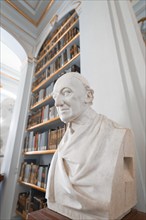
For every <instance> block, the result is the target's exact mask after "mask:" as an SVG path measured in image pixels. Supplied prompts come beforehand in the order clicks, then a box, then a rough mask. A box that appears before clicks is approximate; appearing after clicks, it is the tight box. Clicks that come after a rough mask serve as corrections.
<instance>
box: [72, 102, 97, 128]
mask: <svg viewBox="0 0 146 220" xmlns="http://www.w3.org/2000/svg"><path fill="white" fill-rule="evenodd" d="M94 115H95V112H94V110H93V109H92V108H91V107H90V106H89V107H88V108H87V109H86V110H85V111H84V112H82V114H81V115H79V116H78V117H77V118H76V119H74V120H73V121H71V122H70V123H71V124H72V126H73V125H84V124H87V123H88V122H89V121H90V120H91V119H92V118H94Z"/></svg>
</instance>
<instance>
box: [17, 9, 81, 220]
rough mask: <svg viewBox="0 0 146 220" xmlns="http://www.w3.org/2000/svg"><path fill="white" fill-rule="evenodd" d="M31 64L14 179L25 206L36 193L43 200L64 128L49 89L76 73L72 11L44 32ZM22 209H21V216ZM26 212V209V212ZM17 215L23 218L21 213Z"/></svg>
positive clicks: (74, 16)
mask: <svg viewBox="0 0 146 220" xmlns="http://www.w3.org/2000/svg"><path fill="white" fill-rule="evenodd" d="M35 64H36V67H35V71H34V75H33V80H32V89H31V94H30V96H31V99H30V109H29V110H28V123H27V128H26V133H25V135H24V147H23V159H24V160H23V161H21V167H20V174H19V180H18V182H19V183H20V184H21V185H24V186H27V187H29V191H28V192H29V199H28V200H27V206H29V205H30V204H32V203H33V201H34V198H36V196H38V195H39V193H41V194H43V199H44V197H45V192H46V189H45V187H46V185H47V175H48V172H49V166H50V163H51V159H52V156H53V154H54V153H55V152H56V150H57V149H55V147H56V148H57V147H58V145H59V143H60V140H61V138H62V136H63V134H64V132H65V125H64V123H63V122H62V121H61V120H60V118H59V117H58V116H57V111H56V108H55V106H54V100H53V98H52V96H51V93H52V91H53V86H54V84H55V82H56V80H57V79H58V78H59V77H60V76H61V75H63V74H65V73H67V72H70V71H74V72H75V71H77V72H80V32H79V17H78V14H77V13H76V11H75V10H72V11H71V12H68V13H67V14H66V15H65V16H64V17H63V18H62V19H61V20H60V21H59V22H58V23H56V24H55V26H54V27H53V28H52V31H51V32H50V33H48V36H47V37H46V40H45V41H44V43H43V44H42V47H41V48H40V51H39V53H38V56H37V58H36V61H35ZM49 118H51V119H49ZM43 120H44V121H43ZM53 148H54V149H53ZM44 149H48V150H44ZM49 149H50V150H49ZM20 180H21V181H20ZM24 180H25V181H24ZM27 181H30V182H31V183H29V182H27ZM32 183H34V184H32ZM39 186H41V187H39ZM42 187H44V188H42ZM23 193H24V194H25V193H27V192H26V187H24V191H22V192H20V193H19V196H20V197H21V194H23ZM33 193H36V195H35V196H34V194H33ZM26 195H27V194H26ZM19 196H18V198H19V199H20V197H19ZM32 200H33V201H32ZM38 200H39V199H38ZM38 200H37V201H38ZM45 202H46V201H45ZM45 202H44V204H45ZM28 203H29V204H28ZM40 204H41V203H40ZM20 208H21V207H20ZM22 209H23V208H22ZM25 209H26V208H24V210H22V211H23V212H24V213H25V211H26V210H25ZM28 210H29V207H27V212H28ZM32 210H33V208H32ZM23 212H22V213H23ZM17 213H18V212H17ZM18 215H20V216H21V217H22V218H23V217H24V218H25V217H26V216H22V214H21V213H18Z"/></svg>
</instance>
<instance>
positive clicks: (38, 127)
mask: <svg viewBox="0 0 146 220" xmlns="http://www.w3.org/2000/svg"><path fill="white" fill-rule="evenodd" d="M59 121H60V118H59V117H56V118H52V119H50V120H48V121H46V122H42V123H39V124H37V125H34V126H32V127H29V128H28V129H27V131H32V130H39V129H41V128H43V127H45V126H49V125H52V124H53V123H54V124H55V123H57V122H59ZM60 122H61V121H60Z"/></svg>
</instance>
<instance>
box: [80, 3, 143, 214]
mask: <svg viewBox="0 0 146 220" xmlns="http://www.w3.org/2000/svg"><path fill="white" fill-rule="evenodd" d="M80 31H81V35H80V39H81V43H80V44H81V71H82V74H83V75H84V76H85V77H86V78H87V79H88V81H89V82H90V84H91V87H92V88H93V89H94V91H95V100H94V105H93V108H94V109H95V110H96V111H97V112H98V113H102V114H105V115H107V116H108V117H109V118H111V119H113V120H115V121H117V122H118V123H120V124H121V125H123V126H125V127H130V128H132V130H133V131H134V135H135V138H136V159H137V166H136V171H137V199H138V203H137V208H138V209H139V210H140V211H144V212H146V197H145V186H146V182H145V153H146V151H145V138H144V137H145V127H144V120H145V115H144V102H145V94H144V92H145V71H144V70H145V66H144V65H145V62H144V53H143V52H144V51H143V50H142V48H143V49H144V43H143V41H142V37H141V33H140V32H139V28H137V24H136V19H135V17H134V14H133V11H132V9H131V6H130V4H129V2H128V1H108V0H104V1H92V0H91V1H82V5H81V13H80Z"/></svg>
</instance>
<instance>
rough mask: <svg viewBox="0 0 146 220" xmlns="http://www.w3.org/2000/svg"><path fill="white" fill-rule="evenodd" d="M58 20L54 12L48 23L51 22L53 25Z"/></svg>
mask: <svg viewBox="0 0 146 220" xmlns="http://www.w3.org/2000/svg"><path fill="white" fill-rule="evenodd" d="M57 21H58V15H57V14H56V15H54V16H53V17H52V18H51V20H50V22H49V23H50V24H51V26H52V27H53V26H54V24H55V23H56V22H57Z"/></svg>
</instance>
